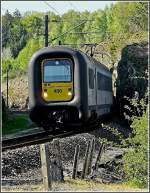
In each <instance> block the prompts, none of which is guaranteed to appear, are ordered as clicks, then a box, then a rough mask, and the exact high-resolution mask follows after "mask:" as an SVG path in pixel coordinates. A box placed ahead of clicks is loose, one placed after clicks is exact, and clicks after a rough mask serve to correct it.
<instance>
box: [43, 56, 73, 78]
mask: <svg viewBox="0 0 150 193" xmlns="http://www.w3.org/2000/svg"><path fill="white" fill-rule="evenodd" d="M71 67H72V62H71V60H69V59H52V60H46V61H44V66H43V68H44V82H71V79H72V76H71Z"/></svg>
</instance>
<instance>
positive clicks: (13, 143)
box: [2, 123, 97, 151]
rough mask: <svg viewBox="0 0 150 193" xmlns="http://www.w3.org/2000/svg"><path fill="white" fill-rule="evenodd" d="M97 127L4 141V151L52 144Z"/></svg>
mask: <svg viewBox="0 0 150 193" xmlns="http://www.w3.org/2000/svg"><path fill="white" fill-rule="evenodd" d="M95 126H97V123H96V124H94V125H91V126H89V127H83V128H75V129H74V130H70V131H69V130H66V131H64V130H59V131H57V133H54V132H52V131H51V132H45V131H44V132H38V133H35V134H29V135H24V136H19V137H13V138H8V139H2V151H5V150H8V149H16V148H19V147H23V146H30V145H36V144H42V143H46V142H50V141H52V140H53V139H55V138H63V137H69V136H71V135H74V134H79V133H85V132H88V131H91V130H95V129H96V128H95Z"/></svg>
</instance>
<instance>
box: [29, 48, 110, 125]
mask: <svg viewBox="0 0 150 193" xmlns="http://www.w3.org/2000/svg"><path fill="white" fill-rule="evenodd" d="M48 58H68V59H71V61H72V63H73V89H74V92H73V93H74V94H73V97H72V100H70V101H61V102H45V101H44V100H43V99H42V96H41V92H42V91H41V90H42V88H41V85H42V77H41V76H42V73H41V72H42V67H41V63H42V61H43V60H45V59H48ZM28 77H29V108H30V118H31V120H32V121H33V122H35V123H37V124H38V125H40V126H43V127H44V124H45V123H47V124H49V125H53V126H55V125H56V124H57V121H56V120H54V119H55V118H54V117H53V116H51V115H52V113H53V112H55V111H59V113H60V114H61V113H62V114H63V112H65V113H66V114H65V115H64V119H63V126H70V125H72V126H73V125H74V126H77V125H84V124H86V123H88V122H90V121H92V120H95V119H98V118H101V117H102V116H104V115H107V114H109V113H110V111H111V108H112V105H113V92H112V74H111V72H110V71H109V69H108V68H107V67H105V66H104V65H103V64H101V63H100V62H98V61H96V60H95V59H93V58H91V57H89V56H88V55H86V54H85V53H83V52H81V51H78V50H75V49H71V48H66V47H63V46H56V47H47V48H43V49H41V50H39V51H38V52H36V53H35V54H34V55H33V57H32V59H31V61H30V64H29V76H28ZM66 115H67V116H66Z"/></svg>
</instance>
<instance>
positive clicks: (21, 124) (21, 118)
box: [2, 115, 35, 135]
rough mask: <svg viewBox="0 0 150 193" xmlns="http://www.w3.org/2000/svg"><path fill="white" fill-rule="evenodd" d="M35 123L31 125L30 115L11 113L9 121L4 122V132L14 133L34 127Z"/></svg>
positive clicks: (4, 133)
mask: <svg viewBox="0 0 150 193" xmlns="http://www.w3.org/2000/svg"><path fill="white" fill-rule="evenodd" d="M34 127H35V125H34V124H32V125H31V124H30V125H29V117H28V115H18V116H15V115H11V116H9V117H8V118H7V122H3V127H2V134H3V135H6V134H12V133H17V132H19V131H23V130H26V129H30V128H34Z"/></svg>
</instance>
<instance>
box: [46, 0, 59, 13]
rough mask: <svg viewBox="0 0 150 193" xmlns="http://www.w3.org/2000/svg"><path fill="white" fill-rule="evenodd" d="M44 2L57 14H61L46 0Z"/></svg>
mask: <svg viewBox="0 0 150 193" xmlns="http://www.w3.org/2000/svg"><path fill="white" fill-rule="evenodd" d="M44 3H45V4H46V5H47V6H48V7H50V8H51V9H53V11H54V12H55V13H57V14H58V15H61V14H60V13H59V12H58V11H57V10H56V9H55V8H54V7H53V6H51V5H50V4H49V3H48V2H47V1H44Z"/></svg>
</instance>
